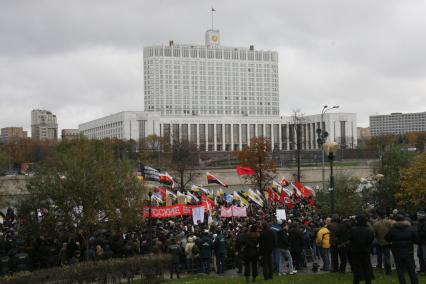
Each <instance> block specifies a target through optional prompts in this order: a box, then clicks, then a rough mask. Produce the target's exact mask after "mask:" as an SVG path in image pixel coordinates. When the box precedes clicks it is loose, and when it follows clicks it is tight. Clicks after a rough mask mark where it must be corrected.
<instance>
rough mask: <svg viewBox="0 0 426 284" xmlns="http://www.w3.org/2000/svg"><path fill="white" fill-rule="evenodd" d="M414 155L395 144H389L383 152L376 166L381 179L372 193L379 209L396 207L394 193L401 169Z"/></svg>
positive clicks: (398, 184) (398, 185)
mask: <svg viewBox="0 0 426 284" xmlns="http://www.w3.org/2000/svg"><path fill="white" fill-rule="evenodd" d="M414 155H415V154H414V153H412V152H408V151H405V150H403V148H402V147H401V146H397V145H390V146H388V147H387V148H386V149H385V151H384V152H383V155H382V158H381V161H380V163H379V165H378V167H377V168H376V172H377V173H379V174H382V175H383V180H382V181H381V183H380V184H379V185H378V187H377V190H376V191H375V192H374V193H373V198H374V199H375V200H376V201H377V206H378V208H379V209H382V210H388V211H389V210H391V209H393V208H396V207H397V202H396V199H395V194H396V193H397V192H399V190H400V188H401V169H402V168H406V167H408V166H409V165H410V163H411V161H412V160H413V157H414Z"/></svg>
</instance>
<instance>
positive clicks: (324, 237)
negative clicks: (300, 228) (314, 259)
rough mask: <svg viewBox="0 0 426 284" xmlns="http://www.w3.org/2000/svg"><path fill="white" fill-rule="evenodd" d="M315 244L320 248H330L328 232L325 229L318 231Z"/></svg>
mask: <svg viewBox="0 0 426 284" xmlns="http://www.w3.org/2000/svg"><path fill="white" fill-rule="evenodd" d="M316 244H317V246H318V247H321V248H325V249H327V248H330V231H329V230H328V229H327V228H326V227H322V228H321V229H319V231H318V233H317V237H316Z"/></svg>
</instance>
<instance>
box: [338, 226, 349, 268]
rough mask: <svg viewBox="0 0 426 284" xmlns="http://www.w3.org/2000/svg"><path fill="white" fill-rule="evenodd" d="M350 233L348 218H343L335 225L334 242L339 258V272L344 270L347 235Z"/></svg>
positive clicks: (346, 255) (346, 254)
mask: <svg viewBox="0 0 426 284" xmlns="http://www.w3.org/2000/svg"><path fill="white" fill-rule="evenodd" d="M350 233H351V223H350V221H349V219H343V221H342V223H340V224H339V225H338V226H337V230H336V243H337V251H338V253H339V258H340V266H339V272H341V273H344V272H345V271H346V263H347V260H348V250H349V237H350Z"/></svg>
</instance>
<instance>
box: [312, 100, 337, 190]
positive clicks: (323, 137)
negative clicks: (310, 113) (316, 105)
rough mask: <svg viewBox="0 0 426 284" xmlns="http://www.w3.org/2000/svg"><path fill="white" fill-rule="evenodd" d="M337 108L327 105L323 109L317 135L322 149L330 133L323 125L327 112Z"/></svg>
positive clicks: (322, 166)
mask: <svg viewBox="0 0 426 284" xmlns="http://www.w3.org/2000/svg"><path fill="white" fill-rule="evenodd" d="M337 108H339V106H332V107H328V106H327V105H325V106H324V107H323V108H322V111H321V124H320V127H319V128H318V129H317V134H318V139H317V142H318V145H319V147H320V148H323V147H322V146H323V145H324V143H325V142H326V141H327V137H328V132H327V131H325V126H324V127H323V124H324V114H325V113H326V112H327V111H329V110H332V109H337ZM322 150H324V149H322ZM321 152H322V154H321V158H322V159H321V160H322V163H321V172H322V190H323V191H324V190H325V165H324V164H325V158H324V151H321Z"/></svg>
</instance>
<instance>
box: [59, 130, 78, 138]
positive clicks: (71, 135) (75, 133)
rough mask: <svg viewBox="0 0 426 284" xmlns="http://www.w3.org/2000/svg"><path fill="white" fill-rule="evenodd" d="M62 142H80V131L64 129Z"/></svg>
mask: <svg viewBox="0 0 426 284" xmlns="http://www.w3.org/2000/svg"><path fill="white" fill-rule="evenodd" d="M61 139H62V140H78V139H80V131H79V130H78V129H62V131H61Z"/></svg>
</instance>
